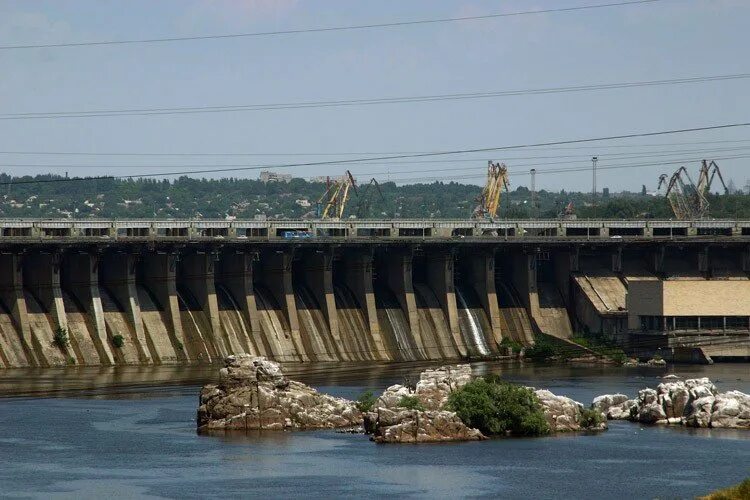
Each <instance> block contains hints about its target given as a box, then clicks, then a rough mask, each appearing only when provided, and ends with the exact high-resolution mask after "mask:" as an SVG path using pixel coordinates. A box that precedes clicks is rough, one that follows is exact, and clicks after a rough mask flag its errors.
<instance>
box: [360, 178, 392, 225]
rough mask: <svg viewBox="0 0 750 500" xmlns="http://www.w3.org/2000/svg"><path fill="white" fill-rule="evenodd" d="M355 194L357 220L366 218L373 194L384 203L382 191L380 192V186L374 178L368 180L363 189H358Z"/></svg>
mask: <svg viewBox="0 0 750 500" xmlns="http://www.w3.org/2000/svg"><path fill="white" fill-rule="evenodd" d="M356 192H357V198H358V201H357V218H359V219H361V218H363V217H367V214H368V213H369V212H370V206H371V203H372V197H373V196H374V194H372V193H373V192H375V193H377V194H378V197H379V198H380V200H381V201H383V202H385V197H384V196H383V191H381V190H380V184H378V181H377V180H376V179H375V177H373V178H372V179H370V182H369V183H368V184H367V185H366V186H365V187H364V188H362V187H360V188H359V189H358V190H357V191H356Z"/></svg>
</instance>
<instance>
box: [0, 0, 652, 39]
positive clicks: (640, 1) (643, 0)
mask: <svg viewBox="0 0 750 500" xmlns="http://www.w3.org/2000/svg"><path fill="white" fill-rule="evenodd" d="M661 1H663V0H630V1H623V2H610V3H600V4H594V5H581V6H576V7H560V8H554V9H538V10H526V11H516V12H501V13H495V14H485V15H477V16H462V17H444V18H437V19H415V20H411V21H394V22H388V23H371V24H359V25H350V26H329V27H318V28H300V29H290V30H278V31H260V32H253V33H231V34H224V35H197V36H182V37H164V38H142V39H131V40H98V41H90V42H63V43H36V44H24V45H0V50H23V49H43V48H44V49H50V48H65V47H68V48H70V47H92V46H103V45H135V44H149V43H169V42H186V41H199V40H220V39H231V38H260V37H269V36H285V35H300V34H309V33H328V32H336V31H356V30H371V29H378V28H400V27H406V26H416V25H426V24H445V23H453V22H460V21H480V20H488V19H499V18H504V17H517V16H528V15H538V14H552V13H564V12H577V11H584V10H593V9H604V8H610V7H624V6H629V5H644V4H653V3H657V2H661Z"/></svg>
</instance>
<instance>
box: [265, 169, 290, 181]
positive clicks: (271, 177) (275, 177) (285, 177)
mask: <svg viewBox="0 0 750 500" xmlns="http://www.w3.org/2000/svg"><path fill="white" fill-rule="evenodd" d="M260 182H262V183H263V184H268V183H269V182H292V175H291V174H280V173H278V172H271V171H270V170H263V171H261V173H260Z"/></svg>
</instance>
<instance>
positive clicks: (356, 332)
mask: <svg viewBox="0 0 750 500" xmlns="http://www.w3.org/2000/svg"><path fill="white" fill-rule="evenodd" d="M334 298H335V301H336V311H337V315H338V326H339V335H340V336H341V337H342V339H345V338H346V339H349V340H348V344H349V345H351V344H354V345H356V348H353V349H352V348H347V351H348V352H344V353H343V355H342V359H352V360H378V359H383V357H384V356H385V355H387V353H383V352H379V351H378V348H377V346H376V345H375V341H374V339H373V338H372V335H371V333H370V328H369V325H368V323H367V320H366V318H365V315H364V312H363V311H362V307H361V306H360V305H359V303H358V302H357V299H356V297H355V296H354V293H352V291H351V290H350V289H349V288H348V287H347V286H346V285H344V284H337V285H335V286H334ZM352 339H354V340H352ZM386 359H387V358H386Z"/></svg>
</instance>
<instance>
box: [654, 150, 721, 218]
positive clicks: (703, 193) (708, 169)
mask: <svg viewBox="0 0 750 500" xmlns="http://www.w3.org/2000/svg"><path fill="white" fill-rule="evenodd" d="M715 178H718V179H719V181H720V182H721V185H722V187H723V188H724V194H727V193H728V192H729V189H728V188H727V185H726V184H725V183H724V177H722V175H721V169H719V165H717V164H716V162H715V161H713V160H711V162H708V161H707V160H703V161H702V162H701V168H700V170H699V172H698V182H697V183H695V182H693V179H692V178H691V177H690V174H689V173H688V171H687V169H686V168H685V167H684V166H682V167H680V168H678V169H677V171H676V172H675V173H673V174H672V176H671V177H670V176H668V175H667V174H661V175H660V176H659V184H658V186H657V188H656V189H657V190H660V189H661V188H662V186H665V185H666V186H667V189H666V192H665V194H664V196H666V198H667V200H668V201H669V205H670V206H671V207H672V212H674V215H675V217H676V218H677V219H678V220H693V219H702V218H704V217H706V216H707V215H708V210H709V205H710V204H709V202H708V195H709V194H710V192H711V185H712V183H713V182H714V179H715Z"/></svg>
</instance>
